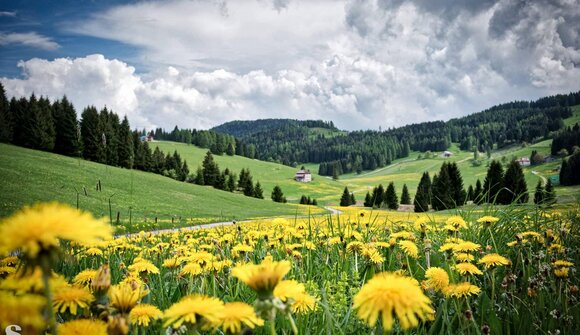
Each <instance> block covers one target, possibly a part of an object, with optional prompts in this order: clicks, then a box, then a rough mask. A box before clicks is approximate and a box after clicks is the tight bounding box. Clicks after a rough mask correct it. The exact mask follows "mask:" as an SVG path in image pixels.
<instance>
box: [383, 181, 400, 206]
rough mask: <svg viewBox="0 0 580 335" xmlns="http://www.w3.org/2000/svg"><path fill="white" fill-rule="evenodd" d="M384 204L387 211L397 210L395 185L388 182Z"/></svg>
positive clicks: (397, 202) (397, 201) (397, 200)
mask: <svg viewBox="0 0 580 335" xmlns="http://www.w3.org/2000/svg"><path fill="white" fill-rule="evenodd" d="M385 204H386V206H387V208H388V209H393V210H396V209H397V208H399V199H398V198H397V192H396V191H395V184H394V183H393V182H390V183H389V185H388V186H387V191H386V192H385Z"/></svg>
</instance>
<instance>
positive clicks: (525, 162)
mask: <svg viewBox="0 0 580 335" xmlns="http://www.w3.org/2000/svg"><path fill="white" fill-rule="evenodd" d="M516 162H518V163H520V166H530V165H531V163H530V159H529V158H528V157H522V158H518V159H516Z"/></svg>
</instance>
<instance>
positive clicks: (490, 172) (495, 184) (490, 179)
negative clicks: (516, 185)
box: [482, 160, 504, 204]
mask: <svg viewBox="0 0 580 335" xmlns="http://www.w3.org/2000/svg"><path fill="white" fill-rule="evenodd" d="M503 181H504V178H503V167H502V166H501V163H500V162H498V161H496V160H493V161H491V164H489V168H488V169H487V175H486V176H485V180H484V181H483V191H482V192H483V202H486V203H500V204H501V203H502V200H503V199H502V194H500V193H502V192H501V190H502V188H503Z"/></svg>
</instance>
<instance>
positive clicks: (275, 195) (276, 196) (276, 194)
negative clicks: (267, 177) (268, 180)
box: [271, 185, 285, 202]
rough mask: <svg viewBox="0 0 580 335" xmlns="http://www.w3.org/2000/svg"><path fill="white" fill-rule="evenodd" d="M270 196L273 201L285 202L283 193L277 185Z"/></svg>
mask: <svg viewBox="0 0 580 335" xmlns="http://www.w3.org/2000/svg"><path fill="white" fill-rule="evenodd" d="M271 198H272V200H273V201H274V202H285V201H284V200H285V197H284V193H282V189H281V188H280V186H278V185H276V186H274V189H273V190H272V195H271Z"/></svg>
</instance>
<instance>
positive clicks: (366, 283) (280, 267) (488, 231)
mask: <svg viewBox="0 0 580 335" xmlns="http://www.w3.org/2000/svg"><path fill="white" fill-rule="evenodd" d="M338 209H340V210H342V211H343V212H342V214H340V215H332V216H311V217H308V218H294V219H285V218H277V219H273V220H260V221H253V222H245V223H238V224H233V225H229V226H221V227H215V228H208V229H196V230H182V231H176V232H163V233H152V232H149V233H147V232H141V233H138V234H133V235H125V236H117V237H114V236H113V232H114V230H113V227H111V226H109V225H108V224H107V223H106V221H103V220H99V219H95V218H93V217H92V216H91V215H90V214H87V213H83V212H80V211H78V210H76V209H72V208H70V207H68V206H65V205H61V204H56V203H48V204H37V205H34V206H31V207H26V208H23V209H22V210H20V211H19V212H17V213H15V214H14V215H12V216H11V217H8V218H5V219H4V220H3V222H2V223H1V224H0V256H1V258H0V302H1V308H0V326H1V329H3V330H4V329H5V328H6V327H11V326H12V327H13V326H14V325H17V326H18V327H19V329H21V330H20V331H19V333H21V334H61V335H68V334H95V335H99V334H383V333H404V334H520V333H523V334H526V333H528V334H577V333H579V332H580V320H579V319H580V304H579V301H578V298H579V289H578V285H579V284H580V283H579V279H578V275H577V272H576V265H577V264H578V261H579V258H580V256H579V251H580V250H579V243H578V238H579V235H580V230H579V228H578V227H579V224H580V222H579V221H580V217H579V215H578V209H568V210H566V211H564V210H562V211H555V210H550V209H548V210H546V209H541V208H539V207H517V206H511V207H486V208H483V209H481V210H477V211H476V210H472V211H468V210H465V211H457V212H454V213H451V214H436V213H427V214H420V215H419V214H414V213H399V212H386V211H370V210H368V211H367V210H360V209H353V208H338Z"/></svg>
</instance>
